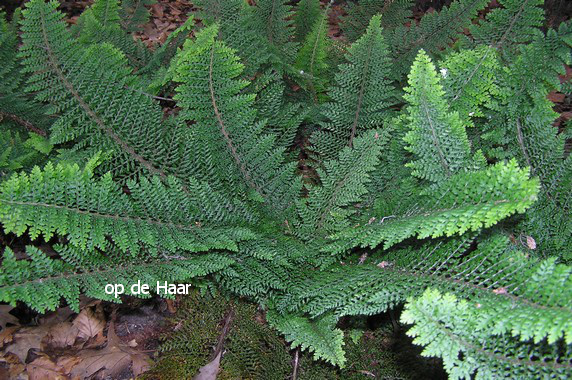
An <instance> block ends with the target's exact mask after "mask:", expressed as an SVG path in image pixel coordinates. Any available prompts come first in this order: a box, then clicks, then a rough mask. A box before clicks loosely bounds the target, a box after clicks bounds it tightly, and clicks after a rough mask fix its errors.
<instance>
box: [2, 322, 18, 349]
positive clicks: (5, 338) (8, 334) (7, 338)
mask: <svg viewBox="0 0 572 380" xmlns="http://www.w3.org/2000/svg"><path fill="white" fill-rule="evenodd" d="M19 329H20V328H19V327H16V326H13V327H7V328H5V329H4V330H2V331H1V332H0V348H2V347H4V345H5V344H7V343H11V342H12V341H13V340H14V333H15V332H16V331H18V330H19Z"/></svg>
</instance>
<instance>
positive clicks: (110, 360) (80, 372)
mask: <svg viewBox="0 0 572 380" xmlns="http://www.w3.org/2000/svg"><path fill="white" fill-rule="evenodd" d="M79 357H80V358H81V361H80V362H79V363H78V364H77V365H76V366H75V367H74V368H73V369H72V371H71V375H72V378H76V377H79V378H80V379H84V378H87V377H90V376H92V375H94V374H96V373H98V372H100V371H101V375H102V376H104V377H105V376H110V377H112V378H114V377H117V376H118V375H119V374H120V373H122V372H123V371H125V370H126V369H127V368H128V367H129V365H131V368H132V372H133V375H135V376H138V375H140V374H141V373H143V372H145V371H147V370H148V369H149V367H150V360H149V357H148V356H147V355H145V354H143V353H141V352H139V351H137V350H135V349H133V348H131V347H129V346H128V345H126V344H123V343H122V342H121V340H120V339H119V338H118V337H117V335H116V334H115V324H114V323H113V322H110V323H109V331H108V332H107V346H105V348H102V349H100V350H93V349H89V350H83V351H81V352H80V354H79Z"/></svg>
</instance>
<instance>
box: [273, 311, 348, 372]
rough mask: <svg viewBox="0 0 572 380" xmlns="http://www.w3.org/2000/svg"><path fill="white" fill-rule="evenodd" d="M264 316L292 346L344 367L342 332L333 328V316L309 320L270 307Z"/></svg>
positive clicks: (335, 320)
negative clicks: (280, 312)
mask: <svg viewBox="0 0 572 380" xmlns="http://www.w3.org/2000/svg"><path fill="white" fill-rule="evenodd" d="M266 317H267V319H268V323H269V324H270V326H272V327H274V328H275V329H276V330H278V331H280V333H281V334H283V335H284V336H285V337H286V340H287V341H289V342H291V344H292V347H293V348H295V347H300V348H301V349H302V350H306V349H307V350H309V351H310V352H313V353H314V359H323V360H325V361H327V362H330V363H332V364H334V365H337V366H340V367H342V368H343V367H344V365H345V362H346V358H345V355H344V351H343V349H342V346H343V344H344V333H343V332H342V331H341V330H340V329H337V328H335V326H336V322H337V319H336V318H335V317H334V316H331V315H326V316H323V317H321V318H317V319H315V320H309V319H307V318H305V317H303V316H299V315H295V314H286V315H280V314H277V313H276V312H274V311H273V310H272V309H270V310H269V311H268V313H267V315H266Z"/></svg>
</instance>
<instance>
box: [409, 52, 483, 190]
mask: <svg viewBox="0 0 572 380" xmlns="http://www.w3.org/2000/svg"><path fill="white" fill-rule="evenodd" d="M405 91H406V92H407V94H406V95H405V96H404V97H405V100H407V102H408V103H409V105H408V107H407V111H408V122H409V128H410V131H409V132H408V133H407V135H405V141H406V142H407V143H408V144H409V145H408V146H407V147H406V149H407V150H408V151H410V152H412V153H413V154H414V155H415V158H416V160H414V161H412V162H410V163H408V164H407V165H408V166H409V167H411V168H413V175H414V176H416V177H419V178H422V179H426V180H429V181H431V182H437V183H438V182H441V181H443V180H445V179H446V178H449V177H451V175H453V174H455V173H458V172H460V171H462V170H467V169H478V168H479V167H482V166H484V157H483V156H482V154H480V153H477V155H475V157H474V158H471V157H470V145H469V139H468V137H467V133H466V131H465V128H464V125H463V123H462V121H461V118H460V117H459V114H458V113H457V112H450V111H449V107H448V104H447V101H446V99H445V92H444V90H443V87H442V86H441V84H440V80H439V77H438V75H437V72H436V69H435V66H434V65H433V63H432V62H431V60H430V58H429V57H428V56H427V55H426V54H425V52H424V51H423V50H422V51H421V52H420V53H419V54H418V55H417V58H416V59H415V62H414V63H413V66H412V67H411V73H410V74H409V87H406V88H405ZM472 161H474V162H472Z"/></svg>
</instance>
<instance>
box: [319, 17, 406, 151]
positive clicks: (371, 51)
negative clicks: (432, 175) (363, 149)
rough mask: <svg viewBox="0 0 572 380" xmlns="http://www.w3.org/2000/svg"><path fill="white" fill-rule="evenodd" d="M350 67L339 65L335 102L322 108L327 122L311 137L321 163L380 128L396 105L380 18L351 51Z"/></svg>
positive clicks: (348, 55)
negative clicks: (360, 137)
mask: <svg viewBox="0 0 572 380" xmlns="http://www.w3.org/2000/svg"><path fill="white" fill-rule="evenodd" d="M346 58H347V60H348V63H347V64H342V65H340V72H339V73H338V74H336V78H335V80H336V86H334V87H333V88H332V89H331V90H330V92H329V94H328V95H329V97H330V98H331V99H332V101H331V102H328V103H326V104H325V105H324V107H323V111H322V113H323V115H324V116H325V118H327V120H328V121H327V122H325V123H323V129H324V130H323V131H319V132H316V133H315V134H314V135H313V136H312V140H311V141H312V143H313V145H314V147H313V150H315V151H316V152H317V153H318V154H319V158H321V159H322V160H328V159H332V158H335V157H336V156H337V154H338V152H339V151H340V150H341V149H342V148H343V147H344V146H350V147H351V146H352V145H353V140H354V139H355V138H356V137H357V136H358V135H359V134H361V133H362V132H363V131H364V130H367V129H374V128H379V127H381V126H382V125H383V124H384V123H383V122H384V121H385V120H386V119H387V118H388V117H387V115H386V113H385V112H384V111H386V112H387V111H388V109H389V107H390V106H391V105H392V103H394V102H395V97H396V93H395V91H394V88H393V87H392V86H391V84H390V81H389V79H388V77H389V72H390V62H389V61H390V59H389V57H388V55H387V46H386V44H385V42H384V39H383V36H382V35H381V28H380V18H379V17H374V18H372V20H371V23H370V26H369V27H368V30H367V32H366V34H365V35H364V36H363V37H361V38H360V39H359V40H358V41H357V42H355V43H354V44H352V46H351V47H350V48H349V49H348V53H347V56H346Z"/></svg>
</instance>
